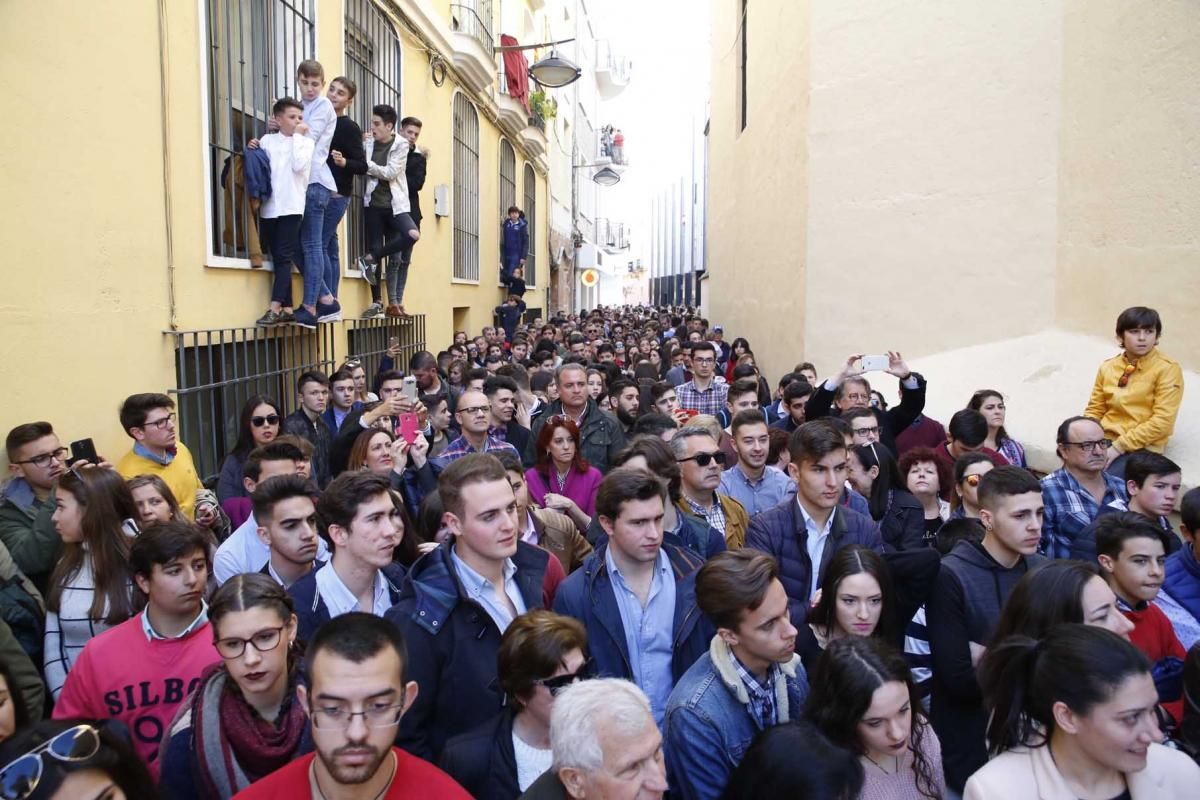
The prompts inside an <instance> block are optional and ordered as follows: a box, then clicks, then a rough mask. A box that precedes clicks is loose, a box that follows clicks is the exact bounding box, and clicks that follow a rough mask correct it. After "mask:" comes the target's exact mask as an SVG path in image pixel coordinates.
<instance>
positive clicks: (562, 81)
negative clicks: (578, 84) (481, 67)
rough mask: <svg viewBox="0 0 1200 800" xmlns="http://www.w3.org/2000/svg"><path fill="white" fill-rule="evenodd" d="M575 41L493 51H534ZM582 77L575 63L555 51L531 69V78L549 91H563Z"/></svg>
mask: <svg viewBox="0 0 1200 800" xmlns="http://www.w3.org/2000/svg"><path fill="white" fill-rule="evenodd" d="M573 41H575V39H574V38H571V39H559V40H558V41H554V42H540V43H538V44H514V45H501V46H499V47H493V48H492V50H493V51H494V52H497V53H505V52H509V51H517V50H533V49H535V48H538V47H552V46H553V45H557V44H563V43H565V42H573ZM581 75H583V70H581V69H580V68H579V67H577V66H576V65H575V63H574V62H572V61H568V60H567V59H565V58H563V57H562V56H560V55H559V54H558V51H557V50H553V49H552V50H551V51H550V55H548V56H546V57H545V58H543V59H542V60H541V61H538V62H537V63H536V64H534V65H533V66H532V67H530V68H529V77H531V78H533V79H534V80H535V81H537V82H538V83H540V84H541V85H542V86H545V87H546V88H548V89H561V88H562V87H564V86H569V85H570V84H572V83H574V82H575V81H577V80H579V78H580V76H581Z"/></svg>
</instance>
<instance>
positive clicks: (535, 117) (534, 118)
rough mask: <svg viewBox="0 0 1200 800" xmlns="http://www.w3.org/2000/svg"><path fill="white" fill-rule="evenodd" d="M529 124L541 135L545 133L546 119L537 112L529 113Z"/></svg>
mask: <svg viewBox="0 0 1200 800" xmlns="http://www.w3.org/2000/svg"><path fill="white" fill-rule="evenodd" d="M529 124H530V125H531V126H532V127H534V128H537V129H538V130H539V131H541V132H542V133H545V132H546V119H545V117H543V116H542V115H541V113H539V112H538V111H530V112H529Z"/></svg>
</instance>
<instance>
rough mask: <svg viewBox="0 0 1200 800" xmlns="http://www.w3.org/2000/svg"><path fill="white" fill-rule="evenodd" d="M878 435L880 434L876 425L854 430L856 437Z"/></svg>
mask: <svg viewBox="0 0 1200 800" xmlns="http://www.w3.org/2000/svg"><path fill="white" fill-rule="evenodd" d="M877 433H879V426H878V425H875V426H873V427H870V428H855V429H854V435H855V436H874V435H875V434H877Z"/></svg>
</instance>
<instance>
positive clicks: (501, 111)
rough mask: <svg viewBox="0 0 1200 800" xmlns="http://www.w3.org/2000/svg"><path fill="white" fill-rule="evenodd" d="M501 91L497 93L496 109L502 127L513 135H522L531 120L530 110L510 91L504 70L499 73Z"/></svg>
mask: <svg viewBox="0 0 1200 800" xmlns="http://www.w3.org/2000/svg"><path fill="white" fill-rule="evenodd" d="M499 85H500V91H499V92H497V93H496V111H497V114H498V116H499V119H500V127H501V128H503V129H504V130H505V131H507V132H508V133H509V134H511V135H513V136H518V135H520V133H521V131H522V129H524V127H525V125H526V123H527V121H528V120H529V112H528V111H526V110H525V106H524V105H523V104H522V103H521V101H520V100H518V99H517V98H515V97H513V96H512V95H511V94H509V93H508V81H507V79H506V78H505V76H504V70H503V69H501V70H500V75H499Z"/></svg>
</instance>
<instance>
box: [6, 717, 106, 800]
mask: <svg viewBox="0 0 1200 800" xmlns="http://www.w3.org/2000/svg"><path fill="white" fill-rule="evenodd" d="M99 750H100V733H99V731H98V730H96V728H94V727H92V726H91V725H76V726H75V727H73V728H67V729H66V730H65V731H63V732H62V733H60V734H58V735H56V736H54V737H52V738H50V739H48V740H47V741H45V742H42V743H41V744H39V745H38V746H37V747H35V748H33V749H32V750H30V751H29V752H28V753H26V754H25V755H23V756H21V757H20V758H18V759H16V760H15V761H10V762H9V763H8V764H7V765H6V766H5V767H4V768H3V769H0V798H2V799H3V800H25V798H26V797H29V796H30V795H31V794H33V793H34V792H35V791H36V790H37V787H38V783H39V782H40V781H41V780H42V768H43V764H42V758H43V757H44V756H46V755H49V756H50V757H51V758H54V759H57V760H58V761H68V762H73V761H86V760H87V759H89V758H91V757H92V756H94V755H96V753H97V752H99Z"/></svg>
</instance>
